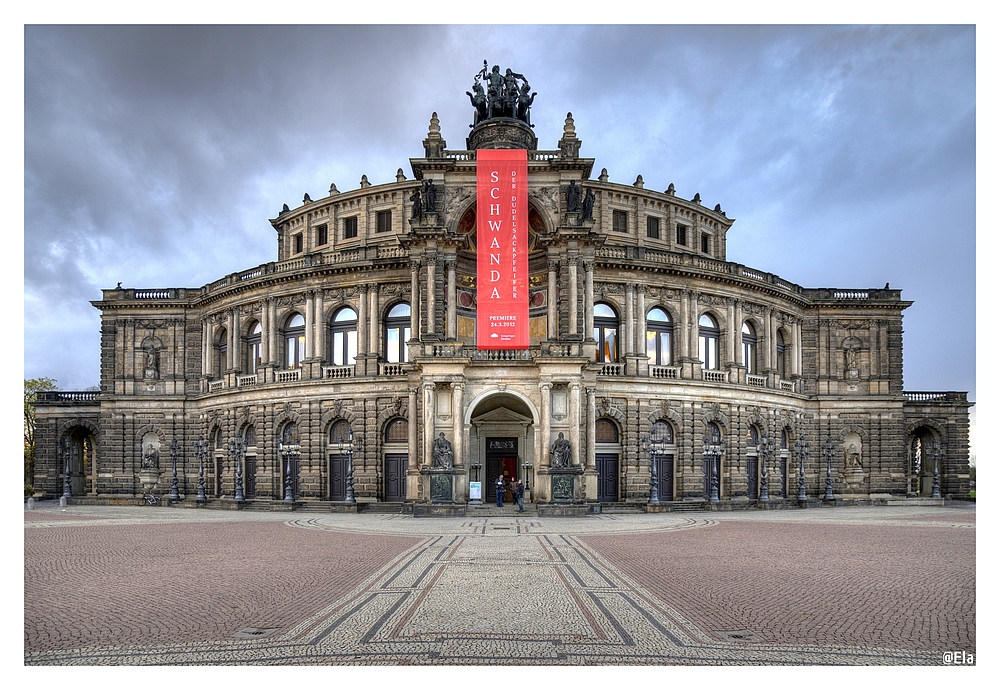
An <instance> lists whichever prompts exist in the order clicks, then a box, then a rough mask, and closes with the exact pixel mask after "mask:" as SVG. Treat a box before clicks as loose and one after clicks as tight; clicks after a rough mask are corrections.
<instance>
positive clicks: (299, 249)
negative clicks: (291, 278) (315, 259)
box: [292, 232, 302, 254]
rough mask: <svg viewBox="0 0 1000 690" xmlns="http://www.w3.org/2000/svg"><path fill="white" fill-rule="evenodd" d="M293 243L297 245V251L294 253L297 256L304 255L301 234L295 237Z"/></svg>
mask: <svg viewBox="0 0 1000 690" xmlns="http://www.w3.org/2000/svg"><path fill="white" fill-rule="evenodd" d="M292 241H293V243H294V244H295V251H294V253H295V254H301V253H302V233H301V232H300V233H299V234H298V235H296V236H295V237H293V238H292Z"/></svg>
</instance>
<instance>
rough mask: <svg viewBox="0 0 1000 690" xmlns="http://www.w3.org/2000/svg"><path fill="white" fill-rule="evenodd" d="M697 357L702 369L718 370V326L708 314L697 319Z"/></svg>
mask: <svg viewBox="0 0 1000 690" xmlns="http://www.w3.org/2000/svg"><path fill="white" fill-rule="evenodd" d="M698 356H699V359H701V366H702V368H703V369H712V370H715V369H718V368H719V324H717V323H716V322H715V319H713V318H712V317H711V316H710V315H708V314H702V315H701V318H700V319H698Z"/></svg>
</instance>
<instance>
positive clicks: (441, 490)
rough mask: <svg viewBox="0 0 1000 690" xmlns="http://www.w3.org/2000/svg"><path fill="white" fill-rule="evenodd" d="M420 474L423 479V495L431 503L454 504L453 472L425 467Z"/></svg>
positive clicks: (451, 470)
mask: <svg viewBox="0 0 1000 690" xmlns="http://www.w3.org/2000/svg"><path fill="white" fill-rule="evenodd" d="M420 474H421V475H423V479H424V495H425V496H427V497H428V498H429V499H430V502H431V503H454V502H455V470H453V469H444V468H440V467H425V468H423V469H421V470H420Z"/></svg>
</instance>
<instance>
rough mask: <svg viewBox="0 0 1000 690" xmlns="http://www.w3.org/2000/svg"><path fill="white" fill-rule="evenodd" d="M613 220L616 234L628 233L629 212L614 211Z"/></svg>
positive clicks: (612, 213) (612, 224)
mask: <svg viewBox="0 0 1000 690" xmlns="http://www.w3.org/2000/svg"><path fill="white" fill-rule="evenodd" d="M611 220H612V223H611V226H612V228H613V229H614V231H615V232H628V212H627V211H612V212H611Z"/></svg>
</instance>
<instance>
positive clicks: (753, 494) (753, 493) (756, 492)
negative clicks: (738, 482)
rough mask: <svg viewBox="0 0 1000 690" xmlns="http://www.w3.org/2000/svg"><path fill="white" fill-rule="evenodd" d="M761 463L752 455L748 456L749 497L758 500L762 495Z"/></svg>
mask: <svg viewBox="0 0 1000 690" xmlns="http://www.w3.org/2000/svg"><path fill="white" fill-rule="evenodd" d="M759 477H760V463H758V462H757V458H756V457H755V456H752V455H748V456H747V498H749V499H750V500H751V501H756V500H757V499H758V498H759V497H760V482H759V480H758V478H759Z"/></svg>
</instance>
